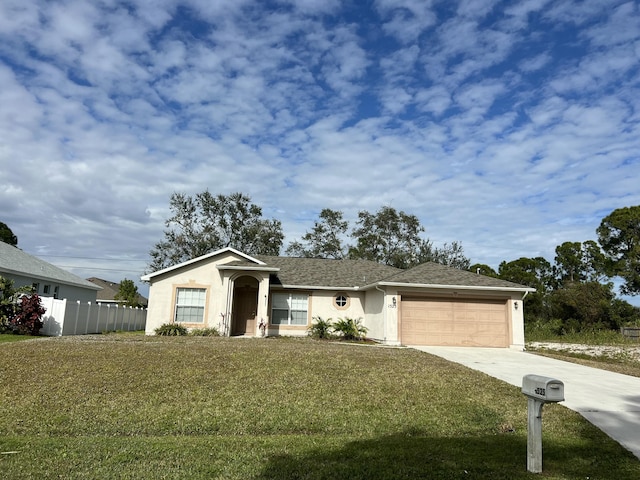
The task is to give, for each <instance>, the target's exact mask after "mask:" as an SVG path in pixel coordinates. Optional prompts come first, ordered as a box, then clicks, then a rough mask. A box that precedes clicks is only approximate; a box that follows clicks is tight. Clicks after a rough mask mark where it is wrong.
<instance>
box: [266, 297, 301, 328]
mask: <svg viewBox="0 0 640 480" xmlns="http://www.w3.org/2000/svg"><path fill="white" fill-rule="evenodd" d="M276 295H282V296H285V295H286V296H287V297H288V298H287V323H273V319H274V315H273V312H274V310H281V311H284V308H276V307H275V306H274V303H275V302H273V298H274V297H275V296H276ZM293 296H304V297H305V301H306V309H305V310H294V309H293V308H292V300H293ZM302 311H304V312H305V317H306V318H305V323H292V315H291V312H302ZM269 322H270V323H271V325H274V326H276V327H282V326H285V327H307V326H308V325H309V294H308V293H294V292H278V293H273V294H272V301H271V316H270V319H269Z"/></svg>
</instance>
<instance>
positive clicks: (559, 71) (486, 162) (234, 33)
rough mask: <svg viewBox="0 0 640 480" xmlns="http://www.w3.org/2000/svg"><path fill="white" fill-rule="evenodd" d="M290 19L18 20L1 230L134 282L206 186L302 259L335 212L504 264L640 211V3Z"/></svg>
mask: <svg viewBox="0 0 640 480" xmlns="http://www.w3.org/2000/svg"><path fill="white" fill-rule="evenodd" d="M605 3H606V2H605ZM578 6H579V7H580V8H577V7H578ZM277 7H278V8H271V7H270V6H269V5H267V4H265V3H263V2H255V1H251V0H243V1H239V2H209V1H204V0H202V1H195V0H194V1H190V2H181V3H179V2H175V1H173V0H163V1H153V2H152V1H150V0H136V1H135V2H132V4H131V8H128V9H124V8H123V7H121V6H120V5H119V4H118V3H117V2H111V3H107V2H104V3H87V2H82V1H71V0H70V1H68V2H66V3H64V4H63V3H59V2H56V3H51V2H44V1H42V2H38V1H34V2H14V1H12V0H6V1H4V2H1V3H0V83H1V84H2V86H3V88H2V89H1V90H0V102H2V109H0V166H1V167H2V171H3V175H2V176H0V211H2V212H3V218H1V219H0V221H3V222H5V223H7V224H8V225H9V226H10V227H11V228H12V229H13V230H14V232H15V233H16V234H17V235H18V237H19V241H20V245H21V246H22V247H23V248H25V250H26V251H28V252H31V253H33V252H36V251H38V252H46V253H52V252H64V253H65V254H70V255H76V256H78V257H103V258H104V257H105V256H111V257H112V258H114V259H124V260H122V261H121V262H120V263H118V261H116V260H112V261H111V262H110V263H107V265H112V266H114V268H117V269H118V270H117V271H116V270H114V275H124V274H125V273H126V274H127V275H128V277H129V278H131V277H135V275H132V274H131V272H130V270H129V271H127V270H128V269H129V268H131V265H134V264H133V263H131V259H134V260H136V261H137V262H138V263H137V264H135V265H137V266H136V268H141V266H144V263H145V262H146V261H147V260H148V257H147V254H148V251H149V249H150V248H151V246H152V245H153V243H154V242H156V241H158V240H160V239H161V235H162V230H163V228H164V225H163V222H164V219H165V218H166V216H167V214H168V211H167V210H168V201H169V196H170V195H171V193H172V192H174V191H182V192H186V193H190V194H193V193H196V192H199V191H202V190H204V189H206V188H209V189H210V190H211V191H213V192H216V193H218V192H220V193H230V192H233V191H242V192H245V193H247V194H249V195H251V196H252V198H253V200H254V201H255V202H256V203H258V204H259V205H261V206H262V207H263V210H264V212H265V213H266V214H268V215H272V216H276V217H278V218H279V219H280V220H282V222H283V224H284V225H285V228H286V234H287V239H286V241H287V242H288V241H291V240H292V239H293V237H294V236H296V235H297V236H298V237H299V235H300V234H301V233H304V230H305V229H306V228H308V227H309V226H311V225H312V223H313V220H315V215H317V213H318V212H319V211H320V210H321V209H322V208H324V207H330V208H336V209H341V210H343V211H344V212H345V215H346V216H347V218H349V219H351V220H353V219H355V217H356V215H357V211H358V210H360V209H367V210H370V211H374V210H377V209H378V208H380V206H382V205H392V206H394V207H396V208H398V209H400V210H405V211H407V212H409V213H415V214H417V215H418V216H419V217H420V219H421V221H422V222H423V224H424V225H425V227H426V228H427V234H428V236H429V237H430V238H432V239H433V240H434V241H435V242H436V243H442V242H450V241H453V240H461V241H462V242H463V245H464V246H465V249H466V252H467V253H468V254H469V256H471V258H472V260H473V261H477V262H482V263H488V264H490V265H493V266H495V267H497V264H498V263H499V262H500V261H501V260H511V259H514V258H517V257H519V256H535V255H544V256H547V258H549V259H552V256H553V249H554V248H555V246H556V245H557V244H559V243H561V242H563V241H567V240H571V241H582V240H586V239H590V238H594V235H595V228H596V227H597V224H598V223H599V221H600V219H601V218H602V217H603V216H604V215H606V214H607V213H609V212H610V211H611V210H613V209H614V208H617V207H622V206H628V205H637V204H640V193H638V189H637V185H636V183H637V177H638V175H639V174H640V167H639V164H638V162H637V152H638V151H639V150H640V140H639V139H640V113H638V112H640V100H638V99H639V98H640V95H638V81H637V80H638V69H637V65H638V58H639V55H640V54H639V52H640V46H639V45H640V44H639V43H638V38H637V37H638V31H639V30H640V29H638V28H634V27H635V26H636V23H637V15H638V11H637V10H638V9H637V5H635V4H632V3H624V2H616V3H615V5H611V6H610V8H606V5H604V4H602V3H598V2H592V1H583V2H579V3H578V4H574V3H573V2H556V3H554V2H545V1H530V2H506V3H505V2H501V3H496V2H493V1H489V0H488V1H483V2H466V3H464V2H462V3H460V4H459V5H457V6H453V7H451V6H448V7H447V8H442V7H443V5H441V4H438V3H433V4H432V3H431V2H423V1H418V0H415V1H400V0H397V1H395V0H379V1H376V2H375V3H374V4H373V6H370V7H369V6H366V5H364V4H362V2H361V3H357V2H356V3H352V4H349V5H346V4H343V3H338V2H335V1H332V2H320V1H312V0H300V1H293V0H291V1H289V0H282V1H281V2H277ZM65 262H66V263H65V264H74V263H75V264H76V265H77V263H76V262H80V260H76V261H74V262H73V263H70V262H69V261H65ZM88 264H89V265H94V266H95V267H96V268H98V267H99V266H104V263H103V262H101V261H100V262H98V261H95V262H91V261H88ZM82 266H83V267H84V266H87V265H85V264H83V265H82ZM82 272H84V273H82ZM77 273H80V274H82V275H84V276H90V275H93V274H95V273H96V272H91V271H87V270H77ZM113 279H114V280H118V278H113Z"/></svg>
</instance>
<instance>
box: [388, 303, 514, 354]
mask: <svg viewBox="0 0 640 480" xmlns="http://www.w3.org/2000/svg"><path fill="white" fill-rule="evenodd" d="M506 303H507V302H506V301H505V300H463V301H461V300H456V301H454V300H451V299H439V298H437V299H434V298H411V297H409V298H405V297H402V302H401V308H402V311H401V317H400V322H401V326H400V335H401V338H400V341H401V342H402V344H403V345H452V346H453V345H455V346H475V347H507V346H509V344H510V342H509V324H508V318H507V308H506Z"/></svg>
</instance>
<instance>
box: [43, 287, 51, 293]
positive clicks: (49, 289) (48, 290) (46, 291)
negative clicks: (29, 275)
mask: <svg viewBox="0 0 640 480" xmlns="http://www.w3.org/2000/svg"><path fill="white" fill-rule="evenodd" d="M50 291H51V285H45V286H44V289H43V290H42V293H44V294H48V293H49V292H50Z"/></svg>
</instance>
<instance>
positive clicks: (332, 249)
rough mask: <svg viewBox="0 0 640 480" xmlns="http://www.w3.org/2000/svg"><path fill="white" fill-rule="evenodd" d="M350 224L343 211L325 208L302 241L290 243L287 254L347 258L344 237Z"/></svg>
mask: <svg viewBox="0 0 640 480" xmlns="http://www.w3.org/2000/svg"><path fill="white" fill-rule="evenodd" d="M348 226H349V224H348V222H347V221H346V220H344V219H343V216H342V212H341V211H338V210H331V209H329V208H323V209H322V211H321V212H320V216H319V220H316V222H315V223H314V226H313V229H312V230H311V231H310V232H307V233H305V234H304V235H303V236H302V242H298V241H294V242H292V243H291V244H289V247H287V250H286V254H287V255H290V256H294V257H307V258H333V259H337V260H339V259H342V258H345V256H346V247H345V246H344V245H343V241H342V239H343V237H344V235H345V233H346V232H347V228H348Z"/></svg>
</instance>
